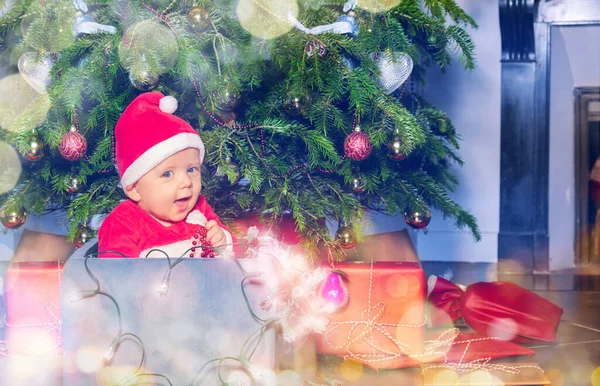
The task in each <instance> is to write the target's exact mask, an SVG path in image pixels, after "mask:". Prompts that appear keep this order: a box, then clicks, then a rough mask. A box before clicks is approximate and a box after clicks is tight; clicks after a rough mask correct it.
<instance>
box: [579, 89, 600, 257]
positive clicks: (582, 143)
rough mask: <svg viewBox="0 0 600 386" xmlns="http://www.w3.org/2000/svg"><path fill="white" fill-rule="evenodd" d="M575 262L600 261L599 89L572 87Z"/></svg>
mask: <svg viewBox="0 0 600 386" xmlns="http://www.w3.org/2000/svg"><path fill="white" fill-rule="evenodd" d="M575 261H576V264H577V265H585V264H590V263H599V262H600V87H578V88H575Z"/></svg>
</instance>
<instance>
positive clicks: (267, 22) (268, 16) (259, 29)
mask: <svg viewBox="0 0 600 386" xmlns="http://www.w3.org/2000/svg"><path fill="white" fill-rule="evenodd" d="M298 11H299V7H298V4H297V3H296V0H283V1H282V0H239V1H238V4H237V7H236V12H237V16H238V19H239V21H240V24H241V25H242V27H243V28H244V29H245V30H246V31H248V32H249V33H250V34H252V35H253V36H256V37H258V38H261V39H274V38H276V37H278V36H281V35H283V34H285V33H286V32H288V31H290V30H291V29H292V28H294V27H293V26H292V24H290V22H289V21H288V18H287V17H288V13H291V14H292V15H293V16H294V17H295V18H297V17H298Z"/></svg>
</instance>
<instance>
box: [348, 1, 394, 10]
mask: <svg viewBox="0 0 600 386" xmlns="http://www.w3.org/2000/svg"><path fill="white" fill-rule="evenodd" d="M400 3H402V0H361V1H360V2H359V3H358V7H359V8H361V9H364V10H365V11H369V12H384V11H388V10H390V9H392V8H394V7H397V6H398V5H400Z"/></svg>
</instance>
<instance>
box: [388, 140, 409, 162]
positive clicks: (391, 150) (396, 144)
mask: <svg viewBox="0 0 600 386" xmlns="http://www.w3.org/2000/svg"><path fill="white" fill-rule="evenodd" d="M387 147H388V157H390V158H391V159H393V160H394V161H402V160H403V159H405V158H406V155H405V154H404V153H402V149H401V147H402V137H401V136H400V135H398V134H394V136H393V137H392V140H391V141H390V142H389V143H388V146H387Z"/></svg>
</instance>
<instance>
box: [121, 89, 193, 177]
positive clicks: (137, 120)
mask: <svg viewBox="0 0 600 386" xmlns="http://www.w3.org/2000/svg"><path fill="white" fill-rule="evenodd" d="M175 110H177V99H175V98H174V97H172V96H164V95H163V94H161V93H160V92H148V93H144V94H141V95H139V96H138V97H137V98H135V99H134V100H133V102H131V104H129V106H127V108H126V109H125V111H124V112H123V114H122V115H121V117H120V118H119V121H118V122H117V126H116V127H115V138H116V158H117V169H118V171H119V177H120V178H121V185H122V186H123V189H127V187H128V186H131V185H133V184H134V183H135V182H137V181H138V180H139V179H140V178H142V176H143V175H144V174H146V173H148V172H149V171H150V170H152V169H154V168H155V167H156V166H157V165H158V164H160V163H161V162H162V161H164V160H166V159H167V158H169V157H170V156H172V155H173V154H175V153H177V152H180V151H181V150H185V149H188V148H195V149H198V150H199V151H200V163H202V161H203V160H204V143H202V140H201V139H200V135H199V134H198V133H197V132H196V131H195V130H194V129H193V128H192V126H190V124H189V123H187V122H186V121H184V120H183V119H181V118H179V117H176V116H175V115H173V113H174V112H175Z"/></svg>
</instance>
